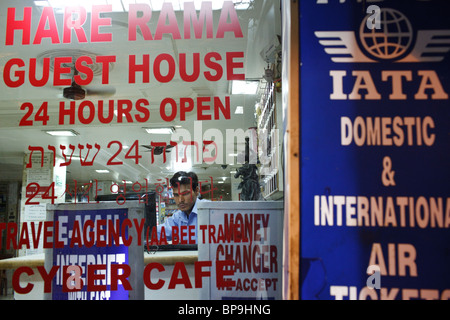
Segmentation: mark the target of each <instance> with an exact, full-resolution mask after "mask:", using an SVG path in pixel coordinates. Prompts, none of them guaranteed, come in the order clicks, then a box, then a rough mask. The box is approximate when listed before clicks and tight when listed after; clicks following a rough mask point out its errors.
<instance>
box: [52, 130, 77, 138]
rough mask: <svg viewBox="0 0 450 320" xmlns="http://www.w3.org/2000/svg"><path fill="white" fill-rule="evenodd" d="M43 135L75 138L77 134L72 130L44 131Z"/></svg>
mask: <svg viewBox="0 0 450 320" xmlns="http://www.w3.org/2000/svg"><path fill="white" fill-rule="evenodd" d="M45 133H47V134H49V135H51V136H55V137H75V136H77V135H78V132H76V131H74V130H46V131H45Z"/></svg>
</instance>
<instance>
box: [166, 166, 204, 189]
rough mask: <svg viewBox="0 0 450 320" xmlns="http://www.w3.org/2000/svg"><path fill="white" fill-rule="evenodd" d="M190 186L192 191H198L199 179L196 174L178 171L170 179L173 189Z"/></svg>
mask: <svg viewBox="0 0 450 320" xmlns="http://www.w3.org/2000/svg"><path fill="white" fill-rule="evenodd" d="M182 184H185V185H189V186H192V190H195V189H197V186H198V177H197V175H196V174H195V173H194V172H185V171H178V172H177V173H175V174H174V175H173V177H172V178H171V179H170V185H171V186H172V188H174V189H175V188H178V186H179V185H182Z"/></svg>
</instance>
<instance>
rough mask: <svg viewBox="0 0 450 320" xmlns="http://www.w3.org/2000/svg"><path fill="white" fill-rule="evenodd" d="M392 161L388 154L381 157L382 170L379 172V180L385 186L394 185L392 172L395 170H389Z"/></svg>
mask: <svg viewBox="0 0 450 320" xmlns="http://www.w3.org/2000/svg"><path fill="white" fill-rule="evenodd" d="M391 169H392V161H391V158H389V157H388V156H386V157H384V159H383V172H382V173H381V181H382V182H383V184H384V185H385V186H386V187H387V186H395V181H394V174H395V171H391Z"/></svg>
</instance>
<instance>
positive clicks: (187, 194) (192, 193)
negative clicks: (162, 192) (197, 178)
mask: <svg viewBox="0 0 450 320" xmlns="http://www.w3.org/2000/svg"><path fill="white" fill-rule="evenodd" d="M197 195H198V187H197V189H196V190H192V188H191V185H189V184H181V185H180V187H179V188H178V187H174V188H173V198H174V199H175V203H176V204H177V206H178V209H180V210H181V211H188V212H189V213H190V211H191V210H192V208H193V207H194V204H195V200H196V199H197Z"/></svg>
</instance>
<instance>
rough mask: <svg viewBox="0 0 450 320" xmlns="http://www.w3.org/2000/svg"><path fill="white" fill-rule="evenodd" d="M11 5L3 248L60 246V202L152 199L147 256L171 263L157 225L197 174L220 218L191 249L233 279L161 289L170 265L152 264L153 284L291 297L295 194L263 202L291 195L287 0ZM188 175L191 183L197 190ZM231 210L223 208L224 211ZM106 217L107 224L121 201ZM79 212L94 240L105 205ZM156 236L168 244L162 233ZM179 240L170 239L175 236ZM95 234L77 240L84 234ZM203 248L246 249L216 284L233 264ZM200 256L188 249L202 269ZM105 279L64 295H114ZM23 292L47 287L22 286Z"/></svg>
mask: <svg viewBox="0 0 450 320" xmlns="http://www.w3.org/2000/svg"><path fill="white" fill-rule="evenodd" d="M0 6H1V12H2V13H1V16H0V21H1V23H0V28H1V31H0V42H2V46H1V49H0V50H1V56H0V57H1V60H0V67H1V69H2V81H0V115H1V116H0V146H1V147H0V200H1V201H0V225H1V228H2V229H1V230H0V231H1V232H2V233H1V235H2V239H1V240H2V242H1V243H2V246H1V251H0V252H1V258H11V257H19V256H20V257H27V256H36V255H37V256H39V255H40V257H42V259H44V256H45V250H47V249H52V250H53V251H54V252H56V251H55V250H57V249H60V248H55V241H56V240H58V237H57V234H56V230H55V228H53V227H55V226H56V224H57V222H55V221H57V220H52V221H53V222H54V224H53V225H50V224H45V223H44V222H49V212H51V214H52V216H51V218H52V219H56V218H55V217H56V216H57V215H58V214H59V216H60V217H66V218H67V219H68V220H67V221H71V219H72V218H69V217H68V216H64V214H63V213H61V212H60V211H58V210H66V208H69V209H67V210H72V209H73V210H75V209H74V208H82V209H83V210H88V209H87V208H88V207H85V206H84V205H86V204H102V203H104V204H105V206H106V207H107V208H114V210H115V209H121V208H125V207H126V206H127V204H129V203H132V202H133V201H134V202H136V201H138V202H140V203H143V206H144V208H145V210H150V209H148V207H149V206H151V212H152V216H151V218H149V215H145V217H144V220H145V225H140V224H139V223H136V224H134V222H133V220H132V219H131V218H130V219H129V220H127V221H131V225H132V226H134V227H135V228H136V229H137V231H138V236H142V239H144V244H143V245H142V247H141V249H142V251H143V252H144V262H143V263H144V265H143V268H145V266H148V265H149V263H150V262H149V261H150V260H149V259H150V258H149V257H151V259H154V260H151V261H153V262H152V263H160V265H162V266H165V265H164V263H163V262H161V261H158V260H157V258H155V257H157V256H158V253H159V252H158V250H159V245H162V244H164V243H163V242H164V241H162V240H161V234H160V233H158V234H157V235H155V234H152V230H153V229H152V228H153V227H158V226H159V227H160V226H164V225H165V226H166V227H167V221H168V219H170V218H171V217H173V215H174V214H175V213H176V212H177V211H178V210H179V209H182V208H181V207H180V206H179V200H178V199H177V197H180V195H179V193H180V191H181V189H180V188H178V189H177V187H176V186H172V185H171V184H170V182H169V181H170V179H171V178H172V177H173V176H174V174H175V173H177V172H180V171H182V172H185V173H189V172H193V173H195V174H196V176H197V177H198V186H199V189H198V192H196V193H194V196H195V197H197V196H198V197H199V198H200V199H204V200H208V201H205V203H211V206H210V207H208V205H205V208H204V210H205V211H204V212H205V215H207V214H208V215H211V216H210V219H208V220H206V222H204V223H205V224H204V225H203V227H202V228H200V226H201V223H202V222H197V225H196V228H197V230H196V235H195V237H193V238H195V241H194V242H195V245H196V246H197V247H195V248H190V249H189V250H186V252H191V251H194V253H193V256H194V258H193V259H194V260H195V261H196V262H197V263H200V262H202V261H203V262H204V264H203V265H201V266H202V267H203V269H202V270H207V269H208V268H210V267H211V269H210V271H211V276H210V278H211V279H214V281H212V280H211V283H209V282H208V283H209V285H210V286H211V287H212V286H215V287H216V288H219V287H220V285H225V288H222V290H223V291H222V293H220V292H219V293H217V295H215V296H211V295H208V294H204V293H203V292H202V289H204V288H202V283H201V281H200V282H199V283H192V284H191V287H189V285H187V282H188V281H184V280H182V281H178V282H177V281H174V282H173V283H172V282H169V281H167V283H165V284H164V286H161V288H155V287H154V285H155V284H156V283H157V280H158V279H157V278H156V279H153V278H149V279H147V280H148V282H146V283H145V285H146V286H145V287H144V290H145V293H144V295H143V296H141V298H149V297H151V298H152V299H153V298H154V297H155V292H157V291H158V290H163V291H164V292H166V291H170V290H172V291H173V292H175V291H180V292H181V291H182V292H181V293H180V296H181V297H184V296H186V295H188V296H189V295H190V298H205V299H209V298H211V297H212V298H218V297H219V298H220V297H224V296H226V294H224V292H226V293H227V294H228V295H229V296H230V297H232V296H233V295H236V297H241V298H254V297H259V298H281V277H280V274H281V267H282V266H281V255H282V252H283V248H282V242H281V241H279V240H277V239H279V238H281V234H282V224H283V210H282V209H283V206H282V204H281V205H279V206H277V207H276V208H275V209H274V210H276V212H277V215H278V216H277V217H276V218H275V217H272V215H270V216H269V214H268V213H264V212H263V211H261V210H262V209H261V208H264V204H263V205H262V207H257V206H256V204H258V203H263V202H265V203H269V202H270V203H272V202H277V203H278V204H280V203H281V202H282V200H283V197H284V191H283V189H284V188H283V185H284V173H283V165H282V163H283V158H282V152H283V148H282V141H283V131H282V123H283V119H282V108H281V92H282V87H281V59H282V57H281V7H280V1H277V0H265V1H259V0H258V1H254V0H233V1H221V0H220V1H181V0H180V1H168V0H166V1H155V0H142V1H125V0H108V1H106V0H105V1H81V0H80V1H78V0H75V1H71V2H68V1H56V0H55V1H53V0H48V1H20V2H18V1H2V2H1V4H0ZM190 181H191V182H192V180H190ZM190 186H191V190H189V192H190V191H192V190H194V189H195V185H194V186H193V185H192V184H191V185H190ZM194 191H195V190H194ZM189 192H188V193H189ZM189 194H190V195H191V196H192V193H189ZM186 202H189V201H187V200H186ZM194 202H195V201H194ZM217 203H220V205H217ZM58 205H62V206H59V207H58ZM68 205H70V206H69V207H68ZM268 206H270V204H269V205H268ZM227 208H228V209H227ZM249 208H250V210H249ZM251 208H254V209H253V211H252V209H251ZM97 209H98V208H97V207H96V210H97ZM221 209H225V211H224V212H222V213H220V214H221V215H220V216H213V215H214V213H213V212H211V210H216V212H217V210H219V211H220V210H221ZM98 210H100V209H98ZM111 210H112V209H111ZM182 210H183V209H182ZM246 210H247V211H246ZM145 212H147V211H145ZM98 216H99V217H101V218H100V220H105V221H106V222H105V230H107V231H105V232H108V230H109V229H108V228H109V227H111V225H113V224H111V225H110V224H109V223H108V220H110V219H113V218H111V217H114V214H111V215H109V214H108V213H106V214H105V215H104V216H103V213H98ZM75 219H76V218H75ZM80 219H81V220H80V221H83V223H82V224H81V233H80V237H81V238H82V239H83V236H82V235H83V232H87V231H88V230H90V229H88V227H86V228H85V229H84V230H83V227H82V226H85V223H86V221H87V220H89V219H92V220H93V221H94V222H95V219H96V218H95V214H90V215H89V218H86V217H85V218H84V220H83V218H80ZM86 219H87V220H86ZM121 219H122V218H121ZM230 219H231V220H230ZM269 219H270V220H269ZM119 220H120V219H119ZM150 220H151V221H150ZM114 221H116V220H114ZM123 221H124V220H120V223H123ZM120 223H119V224H120ZM119 224H118V225H119ZM224 224H227V225H224ZM222 225H223V226H224V227H223V229H222V227H220V228H219V226H222ZM47 226H48V230H47V229H46V227H47ZM88 226H90V224H88ZM72 227H73V226H72ZM216 227H217V230H216V229H215V228H216ZM24 228H25V229H24ZM38 228H43V229H42V234H44V233H45V230H47V231H48V232H50V231H49V230H53V231H54V232H53V233H52V236H53V238H52V240H48V239H47V238H45V239H44V237H38V234H39V233H38ZM244 228H250V230H247V229H245V230H244ZM91 229H92V230H94V228H93V227H92V228H91ZM219 229H220V230H219ZM39 230H41V229H39ZM64 230H65V229H64ZM64 230H62V229H59V231H58V232H59V235H60V236H62V237H63V238H59V240H61V239H66V242H67V243H66V244H65V245H68V244H70V241H71V239H72V238H73V237H74V233H73V232H74V229H70V230H71V231H72V233H71V234H70V235H69V233H68V234H67V235H66V234H64ZM66 231H67V230H66ZM190 231H191V229H189V228H188V229H186V230H183V232H186V235H189V232H190ZM219 231H220V232H222V234H220V233H219ZM139 232H141V233H139ZM13 235H14V236H13ZM153 236H155V237H157V241H156V245H155V243H152V245H151V246H149V245H148V241H149V239H150V240H152V237H153ZM197 236H198V239H197ZM105 237H106V235H105ZM121 237H123V238H125V235H121ZM220 237H222V238H220ZM230 237H231V238H230ZM249 237H250V238H249ZM13 238H14V240H13ZM27 239H28V240H27ZM175 239H176V237H175V238H174V235H173V234H172V235H171V236H170V237H167V239H166V240H167V244H176V243H174V242H176V240H175ZM180 239H182V238H180ZM219 239H222V240H219ZM85 240H86V239H84V240H80V242H79V243H78V242H77V243H76V244H75V245H74V247H76V246H78V245H80V246H86V244H87V243H86V241H85ZM99 240H100V238H99V239H97V241H99ZM123 240H124V239H122V238H121V240H120V241H119V242H120V243H121V245H123V244H124V241H123ZM135 240H136V239H135ZM52 241H53V242H52ZM61 241H62V242H64V240H61ZM181 242H182V241H180V243H179V244H193V243H191V242H190V241H187V242H188V243H181ZM89 243H90V242H89ZM89 243H88V244H89ZM97 244H98V243H97V242H95V244H94V245H93V246H92V247H95V246H96V245H97ZM125 245H126V243H125ZM201 246H208V248H210V249H211V250H215V252H217V254H216V255H215V258H217V259H218V260H224V261H232V263H230V264H228V265H225V266H223V270H222V272H224V274H225V278H224V279H228V280H224V281H225V282H220V281H219V283H216V278H215V270H213V267H216V269H217V267H219V266H216V265H215V262H212V261H213V260H212V259H211V257H210V256H207V257H206V258H205V260H201V259H202V254H201V253H200V251H201V248H200V247H201ZM61 250H65V249H61ZM168 251H170V250H169V249H168ZM67 252H68V251H67ZM173 252H176V253H178V254H179V252H180V250H177V249H175V251H173ZM196 252H199V253H198V255H196ZM166 253H167V251H166ZM54 254H55V255H56V253H54ZM55 255H54V256H53V258H54V259H53V260H52V261H53V262H52V263H53V264H52V265H53V266H55V265H57V263H60V264H61V263H62V260H61V259H63V258H66V256H65V255H63V254H61V255H60V256H58V259H59V258H61V259H60V260H58V262H57V261H56V258H55V257H56V256H55ZM88 255H89V254H88ZM92 255H94V254H92ZM248 255H251V256H248ZM129 258H130V257H128V259H129ZM155 259H156V260H155ZM174 259H175V260H176V257H175V258H174ZM183 259H184V260H183ZM189 259H190V257H189V258H185V257H184V258H180V260H179V261H181V263H183V265H184V267H185V268H186V270H187V272H189V276H190V277H191V276H193V275H191V272H194V262H193V260H189ZM239 259H241V261H237V260H239ZM188 260H189V262H186V261H188ZM215 260H216V259H214V261H215ZM45 261H46V262H47V256H45ZM83 263H84V265H85V266H86V267H87V265H89V263H87V262H83ZM118 263H119V262H114V263H113V264H118ZM129 263H131V261H129ZM64 264H65V265H66V266H67V265H77V263H64ZM96 264H103V262H102V263H100V262H99V261H97V262H96ZM110 264H111V263H110ZM124 264H125V263H124ZM25 266H26V265H25ZM61 266H62V264H61ZM152 266H154V265H152ZM50 267H51V265H50ZM178 267H179V268H180V269H177V268H178ZM184 267H181V265H177V264H175V268H174V267H173V264H171V267H170V268H172V269H170V268H167V267H165V271H167V272H168V269H170V270H172V271H173V270H175V271H174V272H175V273H176V272H177V270H178V272H180V275H182V274H183V273H182V271H180V270H182V268H184ZM197 267H198V265H195V268H197ZM33 268H34V267H33ZM32 270H34V272H35V273H36V274H38V273H37V271H36V269H32ZM145 270H147V271H148V272H150V271H151V269H150V270H148V269H145ZM72 271H73V270H72ZM82 271H83V272H84V271H85V270H84V269H83V270H82ZM125 271H126V270H125ZM158 271H159V272H163V271H162V270H160V269H158V270H155V271H153V273H151V275H152V277H153V275H154V274H157V272H158ZM172 271H171V272H172ZM58 272H59V271H58ZM61 272H62V271H61ZM203 272H205V271H203ZM230 272H231V273H230ZM75 273H76V271H75ZM233 273H235V275H236V277H235V278H233V275H232V274H233ZM239 273H241V275H240V276H238V274H239ZM251 274H253V275H251ZM268 274H270V276H267V275H268ZM58 275H60V276H61V277H63V274H62V273H61V274H59V273H58ZM197 276H198V275H197ZM203 276H204V277H206V278H207V276H205V275H204V274H203ZM175 277H176V275H175ZM180 278H183V277H182V276H180ZM240 278H241V279H245V281H244V280H242V282H241V281H240V280H239V279H240ZM144 279H145V276H144ZM230 279H231V280H230ZM85 281H86V279H85ZM183 281H184V282H183ZM208 281H209V280H208ZM227 281H231V282H232V283H233V286H229V282H227ZM203 283H205V282H203ZM54 285H55V284H54ZM85 285H86V283H85ZM171 285H173V286H172V288H167V287H170V286H171ZM20 288H22V289H20ZM15 289H17V288H15ZM94 289H95V288H94ZM97 289H98V288H97ZM108 290H111V291H113V290H114V289H111V288H109V287H108ZM125 290H127V288H125ZM186 290H187V291H186ZM189 290H191V291H189ZM218 290H219V291H220V289H218ZM18 291H21V292H23V294H22V295H21V294H17V292H18ZM95 292H97V293H96V294H93V295H90V294H89V292H88V293H87V294H86V295H83V294H78V295H77V294H72V295H69V296H68V295H66V296H65V298H67V297H70V298H73V299H101V298H105V299H106V298H109V297H110V296H108V294H106V293H105V292H106V290H103V291H101V290H100V289H98V290H97V291H95ZM98 292H102V294H100V293H98ZM186 292H187V293H186ZM192 292H193V293H192ZM16 294H17V298H26V297H27V295H32V297H33V298H41V296H42V292H35V291H33V292H27V290H26V289H23V287H20V285H19V290H16ZM170 294H172V293H170ZM192 294H193V295H192ZM53 298H55V297H53Z"/></svg>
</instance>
